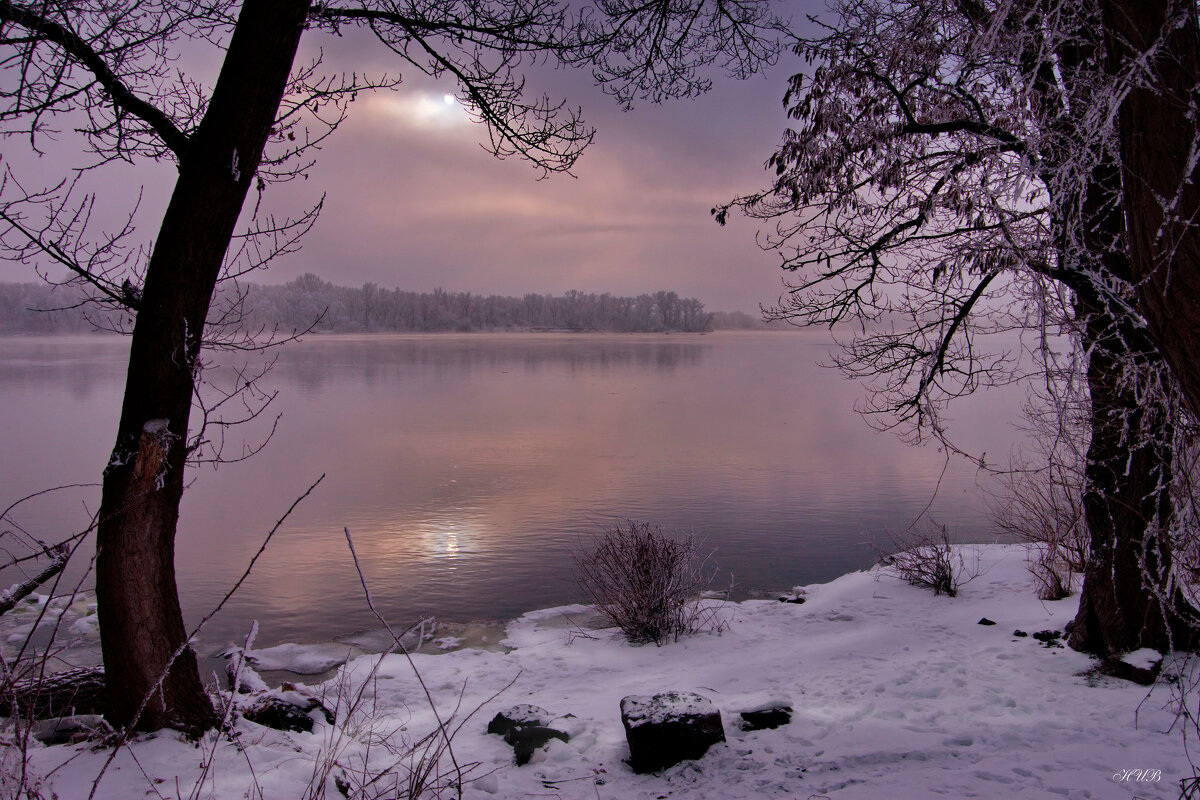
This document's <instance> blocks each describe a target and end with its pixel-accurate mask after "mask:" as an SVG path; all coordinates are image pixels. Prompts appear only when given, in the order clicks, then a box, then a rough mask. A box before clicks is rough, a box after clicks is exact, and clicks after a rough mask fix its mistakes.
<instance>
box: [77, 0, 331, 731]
mask: <svg viewBox="0 0 1200 800" xmlns="http://www.w3.org/2000/svg"><path fill="white" fill-rule="evenodd" d="M307 9H308V0H247V2H246V3H245V4H244V5H243V7H242V10H241V13H240V15H239V17H238V23H237V27H236V29H235V31H234V33H233V37H232V39H231V40H230V44H229V50H228V53H227V54H226V57H225V62H224V64H223V66H222V69H221V75H220V78H219V79H218V81H217V85H216V87H215V89H214V91H213V95H212V100H211V102H210V104H209V106H208V110H207V112H206V113H205V115H204V119H203V121H202V122H201V124H200V126H199V128H198V129H197V130H196V132H195V134H194V135H193V137H192V140H191V142H190V145H189V149H188V150H187V152H186V153H185V154H184V156H183V157H182V158H181V159H180V164H179V178H178V181H177V182H176V184H175V190H174V193H173V194H172V196H171V201H170V204H169V206H168V208H167V212H166V215H165V217H164V219H163V222H162V227H161V229H160V231H159V234H158V238H157V241H156V243H155V247H154V252H153V254H152V256H151V259H150V263H149V266H148V267H147V270H146V282H145V287H144V289H143V292H142V298H141V305H140V307H139V311H138V315H137V321H136V323H135V325H134V331H133V340H132V343H131V349H130V355H129V371H128V375H127V378H126V385H125V397H124V401H123V405H122V408H121V421H120V425H119V427H118V430H117V442H116V446H115V447H114V449H113V454H112V458H111V460H110V462H109V465H108V467H107V468H106V470H105V473H104V488H103V498H102V501H101V507H100V525H99V530H98V534H97V536H98V538H97V551H98V552H97V561H96V595H97V600H98V603H99V609H98V610H99V618H100V633H101V636H100V642H101V649H102V651H103V656H104V672H105V681H106V684H107V690H108V691H107V695H108V700H109V708H108V718H109V721H110V722H111V723H112V724H113V725H115V726H118V727H124V726H130V725H132V726H135V727H137V728H139V729H144V730H154V729H158V728H161V727H164V726H170V727H176V728H180V729H182V730H189V731H198V730H202V729H204V728H207V727H209V726H210V725H211V724H212V723H213V722H214V714H213V709H212V706H211V704H210V703H209V700H208V698H207V695H206V694H205V692H204V689H203V686H202V684H201V682H200V677H199V673H198V671H197V668H196V660H195V655H194V654H193V653H192V651H191V650H190V649H189V648H188V647H187V646H186V633H185V629H184V625H183V616H182V613H181V611H180V606H179V596H178V592H177V590H176V586H175V566H174V550H175V528H176V523H177V521H178V517H179V501H180V498H181V497H182V494H183V480H184V474H183V473H184V462H185V460H186V457H187V452H186V445H187V435H188V418H189V414H190V411H191V404H192V392H193V388H194V378H195V371H196V369H197V365H198V358H199V353H200V344H201V337H202V334H203V331H204V320H205V317H206V316H207V314H208V307H209V302H210V300H211V298H212V293H213V289H214V287H215V285H216V280H217V277H218V275H219V272H220V268H221V263H222V259H223V258H224V256H225V251H226V249H227V248H228V246H229V241H230V238H231V236H232V234H233V230H234V226H235V224H236V223H237V219H238V216H239V215H240V213H241V209H242V204H243V201H244V200H245V197H246V193H247V191H248V189H249V187H250V183H251V181H252V180H253V178H254V173H255V171H256V170H257V168H258V165H259V162H260V160H261V158H262V151H263V147H264V145H265V143H266V140H267V137H268V135H269V133H270V131H271V127H272V125H273V123H274V121H275V115H276V113H277V111H278V108H279V103H280V100H281V98H282V96H283V92H284V89H285V87H286V85H287V78H288V73H289V72H290V70H291V65H292V61H293V59H294V58H295V53H296V47H297V45H298V43H299V40H300V34H301V32H302V30H303V25H304V19H305V15H306V13H307ZM177 653H178V656H177V657H175V658H174V661H173V662H172V657H174V656H176V654H177Z"/></svg>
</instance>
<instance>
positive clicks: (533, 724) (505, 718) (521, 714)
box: [487, 704, 572, 767]
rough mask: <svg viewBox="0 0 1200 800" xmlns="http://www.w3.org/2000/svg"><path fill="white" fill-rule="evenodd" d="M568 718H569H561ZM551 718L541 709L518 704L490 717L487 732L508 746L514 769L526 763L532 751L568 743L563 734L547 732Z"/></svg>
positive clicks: (560, 732) (550, 729)
mask: <svg viewBox="0 0 1200 800" xmlns="http://www.w3.org/2000/svg"><path fill="white" fill-rule="evenodd" d="M565 716H566V717H571V716H572V715H571V714H567V715H565ZM550 719H551V714H550V712H549V711H547V710H546V709H544V708H542V707H541V706H531V705H528V704H521V705H517V706H513V707H512V708H510V709H508V710H507V711H501V712H500V713H499V714H497V715H496V716H494V717H492V721H491V722H489V723H488V727H487V732H488V733H495V734H498V735H500V736H503V737H504V741H506V742H508V743H509V744H511V745H512V748H513V755H514V756H515V760H516V764H517V766H518V767H519V766H522V765H524V764H528V763H529V759H530V758H532V757H533V751H534V750H537V749H538V748H539V747H542V746H544V745H545V744H546V743H548V742H549V741H550V740H551V739H558V740H559V741H562V742H567V741H570V740H571V737H570V735H569V734H567V733H565V732H564V731H560V730H556V729H555V728H551V727H550V726H549V725H548V724H547V723H548V722H549V721H550Z"/></svg>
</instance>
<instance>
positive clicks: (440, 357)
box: [275, 333, 710, 394]
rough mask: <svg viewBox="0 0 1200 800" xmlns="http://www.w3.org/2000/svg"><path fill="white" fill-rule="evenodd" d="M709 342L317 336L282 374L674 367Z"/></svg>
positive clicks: (306, 377) (361, 377)
mask: <svg viewBox="0 0 1200 800" xmlns="http://www.w3.org/2000/svg"><path fill="white" fill-rule="evenodd" d="M709 347H710V345H709V344H707V343H706V342H705V340H704V339H703V338H702V337H699V336H689V337H681V336H678V335H675V336H669V335H663V334H655V335H650V334H646V335H627V336H607V335H595V336H589V335H581V334H558V335H555V334H540V335H531V334H525V333H521V334H496V335H489V336H486V337H481V336H479V335H477V334H467V335H453V334H446V335H439V336H414V335H407V336H406V335H398V336H364V337H353V336H345V337H343V336H339V337H320V338H317V337H314V338H312V339H310V340H308V341H306V342H305V343H304V344H303V345H302V346H300V347H290V348H286V349H285V350H283V351H281V356H280V358H279V360H278V362H277V364H276V367H275V369H276V373H277V374H276V379H277V380H278V381H279V384H280V385H281V386H286V387H288V388H296V389H299V390H300V391H302V392H305V393H308V394H315V393H318V392H321V391H324V390H326V389H327V388H328V387H329V386H331V385H334V384H337V383H338V382H340V381H345V380H354V381H358V382H361V383H362V384H363V385H365V386H374V385H376V384H377V383H381V382H382V383H387V382H388V381H392V380H395V379H396V378H397V377H400V376H403V377H405V378H410V379H411V378H413V377H416V376H433V377H445V376H447V375H459V376H472V375H478V374H494V373H500V374H508V373H511V372H519V373H537V372H540V371H543V370H548V369H549V370H555V371H565V372H566V373H567V374H569V375H576V374H581V373H592V372H599V373H604V372H608V371H611V370H630V371H632V370H645V371H654V372H660V373H664V372H665V373H670V372H673V371H675V370H677V369H679V368H680V367H686V366H690V365H694V364H696V363H697V362H698V361H699V360H700V359H701V358H703V356H704V353H705V351H706V350H707V349H708V348H709Z"/></svg>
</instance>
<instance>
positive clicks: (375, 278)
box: [0, 0, 819, 312]
mask: <svg viewBox="0 0 1200 800" xmlns="http://www.w3.org/2000/svg"><path fill="white" fill-rule="evenodd" d="M815 5H816V0H793V1H792V5H791V8H790V10H787V9H785V10H784V11H782V12H781V13H783V14H785V15H787V16H791V17H793V18H795V19H802V18H803V16H804V14H805V13H808V12H809V11H816V10H819V9H818V8H809V6H815ZM318 52H321V53H322V54H323V57H324V63H325V66H326V67H327V68H328V69H329V71H332V72H340V71H342V70H346V71H353V70H357V71H359V72H360V73H361V72H363V71H379V70H382V69H388V70H390V71H392V72H395V71H396V70H397V67H398V65H397V64H396V63H395V62H394V61H393V60H392V59H394V56H391V54H390V53H388V52H387V51H386V50H384V49H383V48H382V47H380V46H378V45H377V44H375V43H374V41H373V39H370V38H369V37H365V36H362V35H355V34H347V35H346V36H344V37H343V38H340V39H339V38H335V37H331V36H329V35H328V34H324V33H322V32H317V31H309V32H307V33H306V34H305V38H304V39H303V40H302V42H301V55H300V58H299V59H298V63H299V62H300V61H302V60H305V59H306V58H311V57H312V56H313V55H315V54H317V53H318ZM800 66H801V64H800V60H799V59H798V58H797V57H796V56H794V55H791V54H785V55H784V57H783V58H782V59H781V61H780V63H779V64H778V65H777V66H775V67H774V68H773V69H770V70H769V71H767V72H766V73H765V74H763V75H759V76H756V77H754V78H752V79H750V80H747V81H741V82H739V81H733V80H729V79H723V78H722V77H721V76H719V75H717V76H715V81H714V83H715V85H714V88H713V90H712V91H711V92H710V93H709V94H707V95H705V96H703V97H700V98H697V99H693V100H682V101H668V102H667V103H664V104H663V105H661V106H655V105H653V104H648V103H640V104H638V106H637V107H636V108H635V109H634V110H633V111H629V112H625V111H623V110H622V109H620V108H619V107H618V105H617V104H616V102H615V101H613V100H612V99H611V98H610V97H607V96H605V95H604V94H603V93H602V92H601V91H599V90H598V89H596V88H595V87H594V86H592V85H591V78H590V76H589V75H588V74H587V73H586V71H567V70H561V69H560V70H555V69H552V68H549V67H545V68H542V69H540V71H535V72H531V73H528V77H529V86H530V88H532V89H533V90H534V91H535V92H537V93H539V94H540V93H542V92H545V93H547V94H549V95H550V96H551V97H553V98H561V99H566V100H567V101H568V102H569V103H570V104H571V105H572V106H581V107H582V109H583V112H584V116H585V119H586V120H587V121H588V122H589V123H590V124H591V125H593V126H594V127H595V128H596V136H595V140H594V142H593V143H592V145H591V146H590V147H589V148H588V149H587V150H586V151H585V152H584V154H583V156H582V157H581V158H580V160H579V161H578V162H577V164H576V167H575V169H574V170H573V172H574V177H570V176H566V175H555V176H552V177H550V178H548V179H545V180H538V172H537V171H536V170H534V169H533V168H532V167H531V166H530V165H529V164H528V163H526V162H523V161H521V160H519V159H517V158H510V159H507V160H503V161H501V160H498V159H496V158H495V157H494V156H492V155H491V154H490V153H488V152H486V151H485V150H484V149H483V148H482V147H481V146H480V144H481V143H482V142H484V141H485V140H486V132H485V130H484V128H483V127H482V126H480V125H477V124H474V123H472V122H471V121H470V120H469V118H468V116H467V114H466V113H465V111H464V110H463V108H462V107H461V106H460V105H459V104H458V103H457V101H455V100H454V98H453V93H454V91H455V85H454V83H453V82H452V81H447V82H433V81H431V80H429V79H427V78H424V77H423V76H421V75H419V74H417V73H416V71H415V70H412V69H408V70H400V71H401V75H402V78H403V83H402V84H401V85H400V86H399V87H398V89H396V90H394V91H388V92H375V93H364V94H363V95H362V96H360V97H359V98H358V100H357V101H356V102H355V103H353V104H352V105H351V107H350V114H349V118H348V119H347V121H346V122H345V123H343V125H342V126H341V128H340V129H339V130H338V131H337V132H336V133H335V134H334V135H333V137H332V138H331V139H330V140H328V141H327V143H326V144H325V145H324V146H323V148H322V150H321V152H320V153H319V154H318V160H317V163H316V165H315V166H314V167H313V168H312V169H311V170H310V172H309V174H308V176H307V178H306V179H303V180H296V181H292V182H290V183H284V184H277V185H273V186H271V187H270V188H269V189H268V196H267V202H268V204H269V205H270V207H271V208H273V209H276V210H279V211H281V212H286V211H292V212H295V211H298V210H300V209H302V208H304V207H305V206H306V205H310V204H312V203H315V202H317V201H318V200H319V199H320V198H321V197H322V195H323V196H324V207H323V211H322V214H321V217H320V219H319V221H318V223H317V225H316V227H315V228H314V229H313V230H312V231H311V232H310V233H309V234H308V236H307V237H306V239H305V240H304V243H303V248H302V249H301V250H300V251H299V252H297V253H295V254H292V255H289V256H288V257H287V258H285V259H282V260H279V261H276V262H275V263H273V264H272V265H271V267H270V269H269V270H268V271H266V272H260V273H258V274H257V275H256V276H255V277H254V278H253V280H256V281H259V282H269V283H276V282H284V281H288V280H291V279H293V278H295V277H297V276H298V275H301V274H303V273H306V272H313V273H316V274H317V275H319V276H321V277H322V278H324V279H326V280H328V281H332V282H334V283H337V284H341V285H350V286H359V285H361V284H363V283H365V282H368V281H370V282H374V283H376V284H378V285H380V286H381V287H385V288H395V287H399V288H402V289H407V290H416V291H430V290H432V289H435V288H438V287H441V288H444V289H447V290H452V291H471V292H477V293H485V294H492V293H495V294H510V295H520V294H524V293H527V292H538V293H553V294H559V293H562V292H565V291H567V290H569V289H578V290H581V291H585V292H611V293H613V294H620V295H628V294H640V293H643V292H652V291H656V290H659V289H670V290H674V291H676V292H678V293H679V294H680V295H682V296H689V297H697V298H699V299H700V300H702V301H703V302H704V303H705V304H706V305H707V307H708V308H709V309H720V310H744V311H750V312H757V310H758V308H759V306H760V304H767V305H769V304H771V303H773V302H775V301H776V300H777V298H778V297H779V294H780V292H781V290H782V283H781V281H782V277H783V274H784V273H783V272H782V271H781V270H780V269H779V267H778V263H779V259H778V256H776V255H774V254H772V253H767V252H763V251H762V250H761V249H760V248H759V247H758V245H757V243H756V231H757V229H758V224H757V223H752V222H750V221H748V220H745V219H741V218H732V219H731V223H730V224H729V225H727V226H725V227H721V226H718V225H717V224H716V223H715V222H714V221H713V220H712V217H711V214H710V209H711V208H712V207H713V206H714V205H715V204H718V203H721V202H724V201H727V200H729V199H732V198H733V197H734V196H735V195H737V194H739V193H745V192H749V191H754V190H757V189H759V188H762V187H764V186H765V185H767V183H768V181H769V179H770V173H768V172H767V171H766V170H765V169H764V164H765V162H766V160H767V158H768V157H769V156H770V154H771V153H772V152H773V150H774V148H775V145H776V144H777V143H778V142H779V141H780V138H781V135H782V132H783V130H784V128H785V127H786V123H787V120H786V117H785V115H784V113H783V106H782V97H783V93H784V91H785V89H786V81H787V78H788V77H789V76H790V75H791V74H792V73H793V72H796V71H798V70H799V69H800ZM11 141H12V140H10V142H11ZM14 144H15V142H14ZM61 144H62V145H63V146H64V147H70V146H72V143H71V141H70V140H69V139H68V138H67V136H66V135H64V137H63V141H62V142H61ZM10 147H11V145H9V144H6V149H9V148H10ZM14 156H15V158H14ZM8 159H9V163H10V164H15V165H16V166H17V167H18V168H19V170H20V172H21V174H22V175H23V176H25V177H26V178H27V179H29V180H31V181H32V182H35V183H36V182H37V181H38V180H43V181H44V179H45V178H50V177H51V176H53V175H55V174H57V173H58V171H59V170H58V167H59V165H60V164H61V158H59V157H57V156H55V155H53V154H50V155H47V156H45V157H42V158H41V159H30V158H27V157H24V155H23V154H21V153H16V152H10V153H9V154H8ZM173 176H174V169H173V167H171V166H169V165H159V166H157V167H128V166H125V165H120V166H119V167H117V168H114V169H113V170H110V173H108V174H106V176H105V177H104V179H103V181H102V184H103V191H102V193H101V195H100V197H101V199H102V201H103V205H104V208H103V211H104V212H105V213H107V214H110V215H112V216H114V217H115V216H118V215H119V214H120V213H121V211H122V210H123V209H124V208H126V207H127V206H128V205H129V204H130V203H131V202H132V199H133V198H134V197H136V195H137V193H138V192H139V191H140V192H141V194H142V201H141V207H140V215H139V226H140V232H141V233H142V234H143V235H144V236H146V237H147V238H151V237H152V236H153V231H154V229H155V228H156V227H157V220H158V218H159V217H160V216H161V213H162V209H163V208H165V204H166V202H167V199H168V197H169V192H170V188H171V185H172V183H173ZM251 199H252V198H251ZM33 277H34V276H33V274H32V270H31V268H30V267H29V266H28V265H16V264H11V263H6V264H0V280H30V279H33Z"/></svg>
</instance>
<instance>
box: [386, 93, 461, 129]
mask: <svg viewBox="0 0 1200 800" xmlns="http://www.w3.org/2000/svg"><path fill="white" fill-rule="evenodd" d="M363 111H364V112H365V113H366V114H367V115H368V116H370V117H372V118H374V119H376V120H379V121H388V122H391V123H397V124H400V125H402V126H404V127H406V128H415V129H418V130H421V129H423V130H436V131H448V130H454V129H462V128H466V127H467V126H468V125H469V124H470V123H471V117H470V115H469V114H468V113H467V110H466V108H464V107H463V105H462V103H460V102H459V101H458V99H457V98H456V97H455V96H454V95H453V94H450V93H448V92H437V91H429V90H425V89H419V90H415V91H397V92H387V93H382V92H381V93H376V94H373V95H371V96H370V97H368V98H367V99H366V101H365V102H364V103H363Z"/></svg>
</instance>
